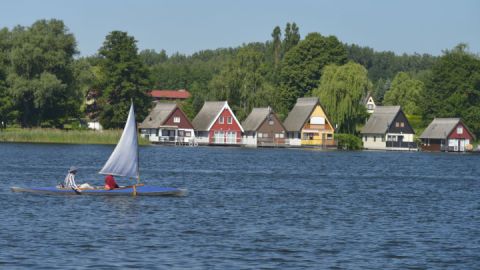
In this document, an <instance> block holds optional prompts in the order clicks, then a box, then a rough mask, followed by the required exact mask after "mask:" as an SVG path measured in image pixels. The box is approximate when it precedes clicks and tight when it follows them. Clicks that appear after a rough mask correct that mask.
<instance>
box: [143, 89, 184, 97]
mask: <svg viewBox="0 0 480 270" xmlns="http://www.w3.org/2000/svg"><path fill="white" fill-rule="evenodd" d="M150 96H152V97H154V98H173V99H187V98H189V97H190V92H188V91H187V90H185V89H180V90H152V91H150Z"/></svg>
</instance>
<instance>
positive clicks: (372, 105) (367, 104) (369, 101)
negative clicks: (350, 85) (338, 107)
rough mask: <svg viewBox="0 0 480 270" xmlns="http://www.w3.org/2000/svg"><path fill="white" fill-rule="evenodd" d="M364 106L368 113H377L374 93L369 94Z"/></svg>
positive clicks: (364, 100)
mask: <svg viewBox="0 0 480 270" xmlns="http://www.w3.org/2000/svg"><path fill="white" fill-rule="evenodd" d="M363 105H365V108H367V112H368V113H370V114H372V113H373V112H374V111H375V108H376V107H377V105H375V101H374V100H373V97H372V93H370V92H368V93H367V95H366V96H365V98H364V99H363Z"/></svg>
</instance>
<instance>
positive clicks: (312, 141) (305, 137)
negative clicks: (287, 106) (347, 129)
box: [283, 97, 335, 147]
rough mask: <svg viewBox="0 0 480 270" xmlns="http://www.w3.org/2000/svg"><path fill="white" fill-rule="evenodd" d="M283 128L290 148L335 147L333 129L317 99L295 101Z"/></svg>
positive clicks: (309, 98)
mask: <svg viewBox="0 0 480 270" xmlns="http://www.w3.org/2000/svg"><path fill="white" fill-rule="evenodd" d="M283 126H284V127H285V129H286V131H287V138H288V141H287V143H288V144H289V145H291V146H322V147H332V146H335V141H334V138H333V133H334V128H333V126H332V124H331V122H330V120H329V119H328V117H327V115H326V113H325V110H324V109H323V107H322V105H321V104H320V102H319V100H318V98H317V97H308V98H299V99H297V103H296V104H295V106H294V107H293V109H292V110H291V111H290V113H289V114H288V116H287V118H286V119H285V121H284V122H283Z"/></svg>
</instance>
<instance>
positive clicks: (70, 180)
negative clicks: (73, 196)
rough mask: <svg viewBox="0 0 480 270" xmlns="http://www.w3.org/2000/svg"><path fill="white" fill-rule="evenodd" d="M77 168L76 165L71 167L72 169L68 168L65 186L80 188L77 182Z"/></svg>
mask: <svg viewBox="0 0 480 270" xmlns="http://www.w3.org/2000/svg"><path fill="white" fill-rule="evenodd" d="M77 170H78V168H77V167H75V166H72V167H70V169H69V170H68V174H67V176H66V177H65V182H64V184H63V187H65V188H73V189H78V186H77V184H76V183H75V174H76V173H77Z"/></svg>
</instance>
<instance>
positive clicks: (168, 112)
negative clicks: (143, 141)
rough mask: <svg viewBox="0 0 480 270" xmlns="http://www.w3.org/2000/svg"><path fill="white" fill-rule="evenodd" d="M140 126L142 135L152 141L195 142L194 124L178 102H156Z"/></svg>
mask: <svg viewBox="0 0 480 270" xmlns="http://www.w3.org/2000/svg"><path fill="white" fill-rule="evenodd" d="M139 128H140V134H141V136H142V137H144V138H147V139H149V141H151V142H155V143H172V144H173V143H174V144H187V143H188V144H193V143H194V138H195V133H194V130H193V125H192V123H191V122H190V120H188V118H187V116H186V115H185V113H184V112H183V111H182V109H180V107H179V106H178V105H177V104H176V103H164V102H158V103H156V105H155V107H154V108H153V109H152V111H150V113H149V114H148V116H147V117H146V118H145V120H143V122H142V123H141V124H140V125H139Z"/></svg>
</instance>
